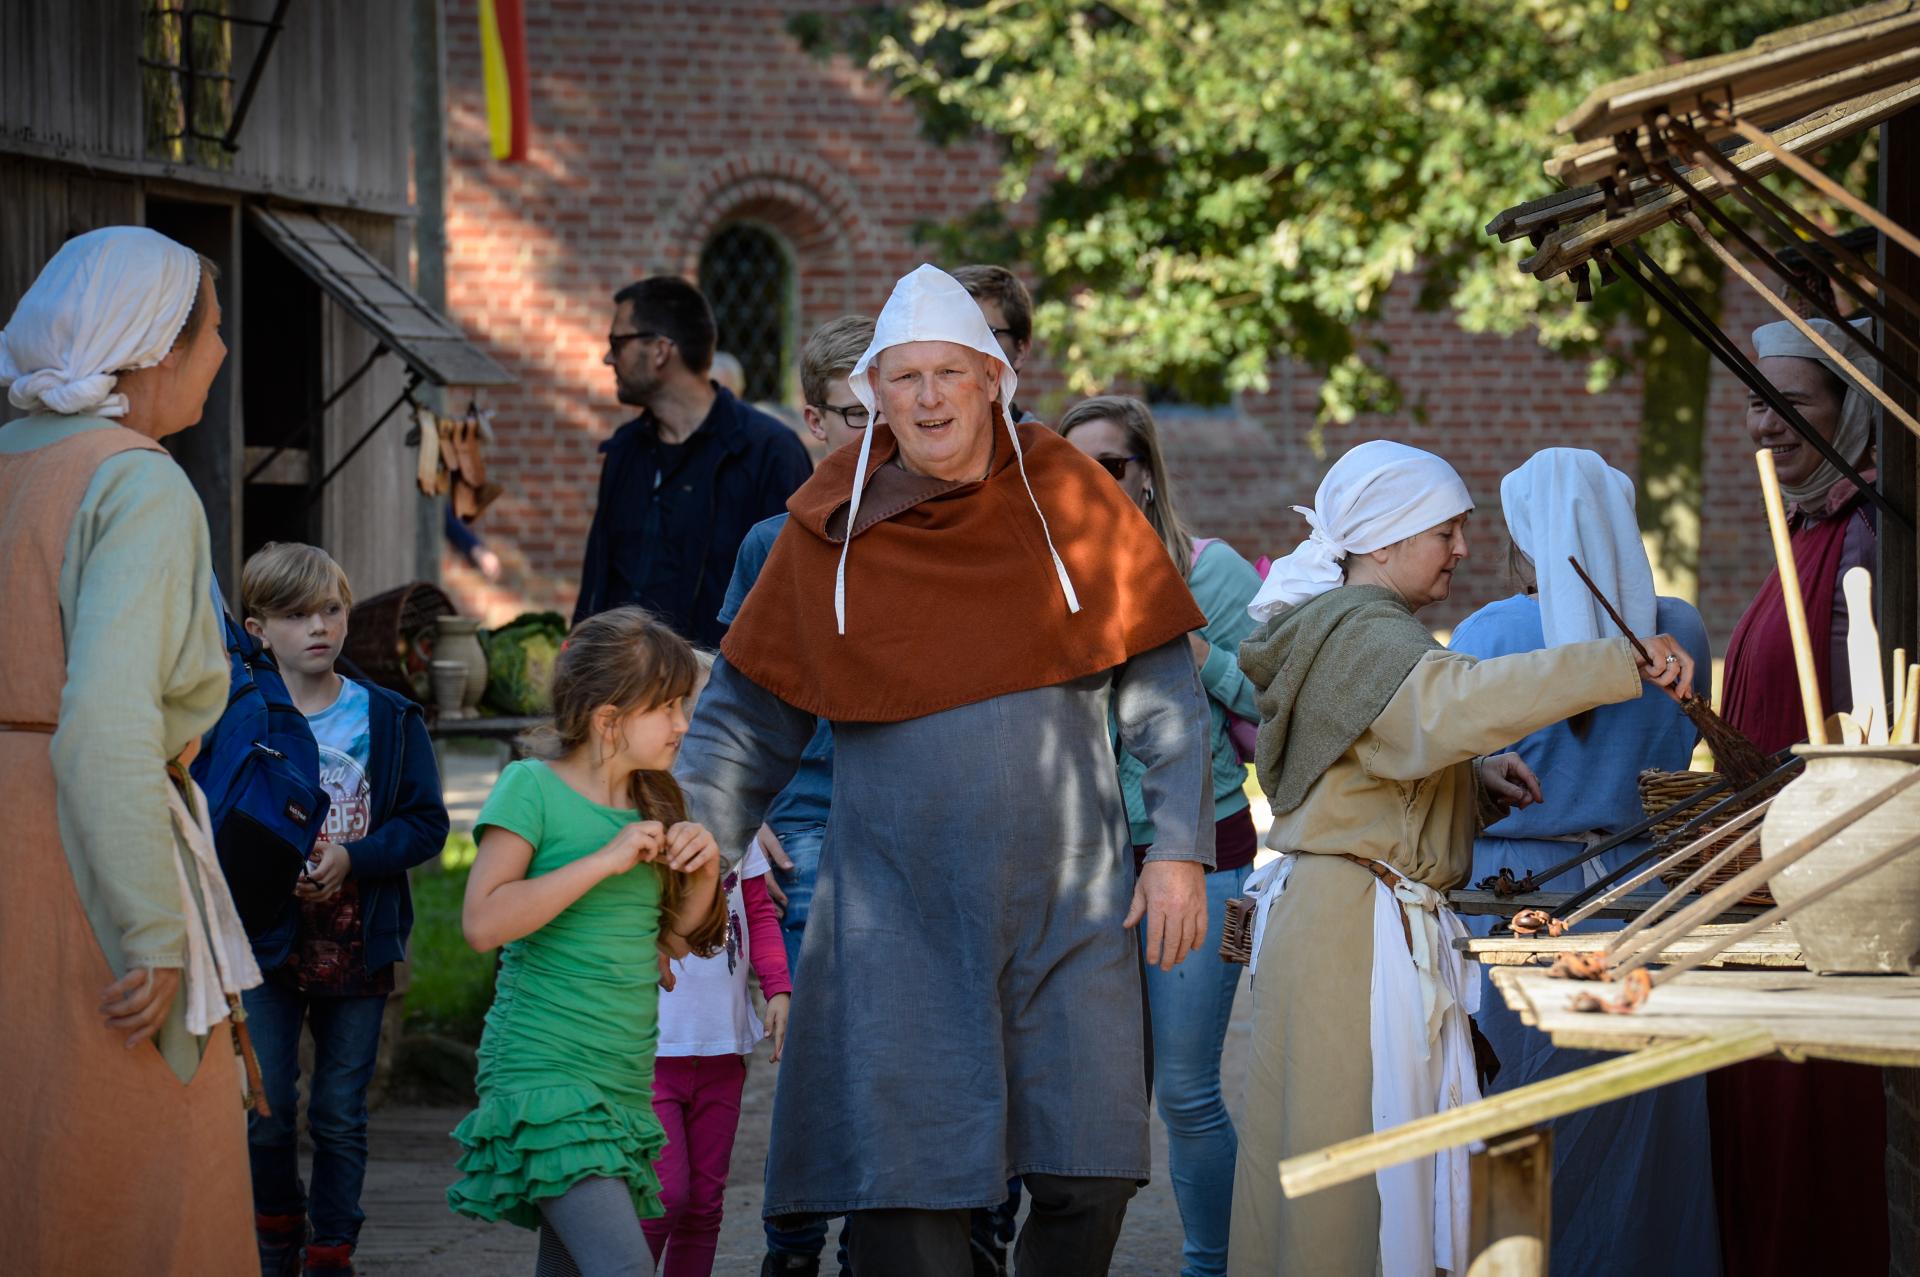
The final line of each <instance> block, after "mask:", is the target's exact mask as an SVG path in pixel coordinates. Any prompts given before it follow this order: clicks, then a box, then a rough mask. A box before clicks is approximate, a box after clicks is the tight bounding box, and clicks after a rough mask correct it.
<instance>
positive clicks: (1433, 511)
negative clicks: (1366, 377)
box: [1247, 439, 1473, 621]
mask: <svg viewBox="0 0 1920 1277" xmlns="http://www.w3.org/2000/svg"><path fill="white" fill-rule="evenodd" d="M1293 508H1294V509H1295V510H1297V511H1299V512H1300V513H1301V514H1303V515H1305V516H1306V517H1307V526H1308V527H1309V528H1311V529H1312V531H1311V533H1310V534H1309V535H1308V537H1307V539H1306V540H1305V541H1302V542H1301V543H1300V544H1299V546H1297V547H1296V548H1295V549H1294V551H1293V553H1291V554H1289V555H1287V556H1286V557H1285V558H1281V559H1275V560H1274V563H1273V567H1272V569H1271V570H1269V571H1268V573H1267V580H1266V584H1264V585H1262V586H1261V587H1260V592H1259V593H1258V594H1256V595H1254V596H1253V602H1251V603H1249V604H1248V605H1247V611H1248V612H1250V613H1251V614H1252V615H1253V617H1254V618H1255V619H1256V620H1261V621H1264V620H1267V619H1269V618H1270V617H1272V616H1273V615H1274V614H1275V613H1276V612H1279V611H1281V610H1282V609H1284V608H1289V607H1294V606H1296V605H1298V604H1301V603H1305V602H1306V601H1307V600H1308V599H1311V598H1317V597H1318V596H1320V595H1322V594H1325V593H1326V592H1327V591H1328V590H1332V589H1336V588H1338V587H1339V585H1340V584H1341V582H1342V581H1343V580H1345V574H1344V573H1343V572H1342V571H1341V568H1340V565H1341V563H1342V562H1344V561H1345V559H1346V557H1347V556H1348V555H1349V554H1366V553H1367V552H1368V551H1370V550H1378V549H1380V548H1381V547H1382V546H1388V545H1392V544H1394V543H1395V542H1397V541H1404V540H1406V539H1407V538H1408V537H1410V536H1414V535H1416V534H1418V533H1421V532H1425V531H1426V530H1427V529H1428V528H1436V527H1439V526H1440V525H1441V524H1442V523H1445V522H1446V521H1447V520H1448V519H1451V518H1453V517H1455V516H1456V515H1460V514H1465V513H1466V512H1467V511H1469V510H1471V509H1473V498H1472V497H1471V496H1469V495H1467V485H1466V484H1465V483H1463V482H1462V481H1461V479H1460V476H1459V474H1458V473H1457V472H1456V471H1455V470H1454V468H1453V467H1452V466H1450V465H1448V464H1447V463H1446V462H1445V461H1443V460H1441V459H1440V458H1439V457H1436V456H1434V455H1433V454H1432V453H1431V452H1422V451H1421V450H1420V449H1418V448H1409V447H1408V446H1407V445H1406V444H1404V443H1394V442H1393V441H1392V440H1390V439H1372V440H1369V441H1367V442H1366V443H1363V444H1359V445H1358V446H1356V447H1354V448H1351V449H1349V450H1348V451H1347V454H1346V455H1345V456H1343V457H1341V458H1340V460H1338V461H1336V462H1334V463H1333V469H1331V470H1329V471H1327V477H1326V478H1324V479H1322V480H1321V481H1320V487H1319V490H1318V491H1316V492H1315V493H1314V494H1313V506H1312V507H1311V508H1309V507H1307V506H1303V505H1297V506H1295V507H1293Z"/></svg>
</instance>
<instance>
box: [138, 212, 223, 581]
mask: <svg viewBox="0 0 1920 1277" xmlns="http://www.w3.org/2000/svg"><path fill="white" fill-rule="evenodd" d="M235 212H236V209H235V207H234V206H233V205H231V204H208V203H200V202H197V201H193V200H176V199H166V198H164V197H156V196H153V195H148V196H147V225H148V226H150V227H151V228H153V229H154V230H156V231H159V232H160V233H161V234H162V235H165V236H167V237H168V238H169V239H172V240H175V241H177V242H178V243H181V244H185V245H186V246H187V247H188V248H191V249H192V250H193V251H194V252H196V253H200V254H202V255H203V256H205V257H207V258H209V259H211V260H212V262H213V263H214V265H215V266H217V267H218V268H219V271H220V276H219V278H218V279H217V280H215V281H214V289H215V292H216V293H217V294H218V296H219V298H220V309H221V310H222V311H223V312H225V313H224V315H223V316H222V319H221V335H222V336H224V337H225V338H226V339H227V344H228V345H229V346H232V347H234V348H235V349H234V350H233V352H231V353H229V354H228V356H227V361H226V363H225V364H223V365H221V368H220V373H219V375H218V376H217V377H215V378H214V380H213V388H212V389H211V390H210V391H208V392H207V407H206V412H205V413H204V414H203V415H202V416H201V418H200V424H199V425H197V426H194V427H193V428H192V429H189V430H183V431H181V432H180V433H179V434H176V435H172V436H170V437H168V439H167V440H166V446H167V449H168V450H169V451H170V452H172V453H173V456H174V459H175V460H176V461H178V462H179V463H180V468H181V469H182V470H185V471H186V472H187V477H188V478H189V479H191V480H193V487H194V490H195V491H196V492H198V493H199V494H200V504H201V505H203V506H205V507H206V510H207V532H208V533H209V535H210V536H211V539H212V553H213V566H214V569H215V570H216V571H217V572H218V573H219V575H220V579H221V582H222V584H223V585H231V584H234V582H232V581H229V579H228V578H229V577H230V576H231V575H232V573H233V571H234V570H235V567H236V565H237V563H238V559H236V558H235V557H234V554H235V546H234V526H233V525H234V513H235V511H234V499H233V497H234V487H235V474H234V471H235V467H237V466H238V465H239V459H238V457H237V456H236V453H237V452H238V448H237V446H236V440H235V433H236V432H235V429H234V408H235V405H234V402H233V398H234V394H233V387H234V368H235V364H236V363H237V361H238V354H239V347H238V343H236V342H235V340H234V326H235V325H234V316H235V309H234V295H235V279H236V276H237V274H238V272H237V271H236V269H235V266H236V263H235V261H234V254H233V228H234V221H235Z"/></svg>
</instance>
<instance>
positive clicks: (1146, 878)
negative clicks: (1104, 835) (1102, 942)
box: [1124, 860, 1207, 971]
mask: <svg viewBox="0 0 1920 1277" xmlns="http://www.w3.org/2000/svg"><path fill="white" fill-rule="evenodd" d="M1143 917H1144V918H1145V919H1146V920H1147V944H1146V955H1147V963H1148V965H1149V966H1157V967H1159V968H1160V969H1161V970H1162V971H1171V970H1173V968H1174V966H1175V965H1176V964H1177V963H1178V962H1179V961H1180V960H1181V959H1182V958H1185V957H1186V956H1187V955H1188V954H1189V953H1192V952H1193V951H1194V950H1195V949H1198V948H1199V947H1200V946H1201V945H1203V944H1205V943H1206V940H1207V868H1206V866H1205V865H1203V864H1201V863H1200V862H1199V861H1197V860H1150V861H1148V862H1147V865H1146V867H1145V868H1144V869H1142V870H1141V871H1140V881H1139V882H1138V883H1136V884H1135V885H1134V888H1133V907H1132V908H1131V909H1129V910H1127V920H1126V923H1125V924H1124V925H1126V926H1127V927H1128V928H1132V927H1133V926H1134V925H1135V924H1136V923H1138V922H1139V921H1140V919H1141V918H1143Z"/></svg>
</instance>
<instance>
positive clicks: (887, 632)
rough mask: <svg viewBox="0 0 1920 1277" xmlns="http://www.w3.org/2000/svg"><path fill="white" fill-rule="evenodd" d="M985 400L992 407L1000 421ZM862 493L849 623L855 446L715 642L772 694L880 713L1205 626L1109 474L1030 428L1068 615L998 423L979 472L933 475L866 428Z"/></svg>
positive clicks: (881, 718)
mask: <svg viewBox="0 0 1920 1277" xmlns="http://www.w3.org/2000/svg"><path fill="white" fill-rule="evenodd" d="M998 413H999V409H998V408H997V407H996V408H995V414H996V417H997V416H998ZM872 428H873V429H874V430H876V431H878V432H879V433H878V434H877V435H876V436H875V438H874V440H873V447H872V456H871V458H870V459H869V461H868V466H867V475H866V485H867V486H866V490H865V492H864V493H863V495H862V498H861V508H860V516H859V524H858V526H857V527H855V528H854V530H853V532H854V539H853V545H852V547H851V549H850V551H849V553H848V555H847V577H846V609H847V626H846V633H845V634H840V633H838V632H837V630H836V626H835V620H834V609H833V594H834V571H835V568H836V566H837V564H838V562H839V558H840V546H841V543H842V542H843V541H844V540H845V539H846V520H847V513H846V508H847V506H848V504H849V502H850V499H851V494H852V488H853V475H854V469H855V467H856V465H857V464H858V461H857V452H858V450H857V449H855V448H852V447H847V448H842V449H840V450H839V451H838V452H835V453H834V454H833V455H832V456H830V457H828V458H827V459H826V460H825V461H824V462H822V463H821V465H820V468H819V469H817V470H815V471H814V473H813V477H812V478H811V479H809V480H808V481H807V482H806V483H805V484H803V485H802V486H801V488H800V490H799V491H798V492H796V493H794V494H793V496H792V498H791V499H790V500H789V501H788V502H787V509H788V511H789V512H790V513H791V515H792V518H790V519H789V520H788V521H787V526H786V527H785V528H783V529H782V530H781V532H780V536H779V539H778V540H776V541H775V542H774V546H773V552H772V553H771V554H770V555H769V556H768V557H767V562H766V566H765V567H764V568H763V569H762V570H761V572H760V578H759V580H758V581H757V582H756V583H755V584H754V587H753V589H752V591H751V592H750V593H749V594H748V595H747V599H746V602H745V603H744V604H743V605H742V606H741V609H740V614H739V616H738V617H737V618H736V619H735V620H734V622H733V626H732V628H731V629H730V630H728V632H727V637H726V640H725V641H724V642H723V643H722V644H721V647H720V650H721V653H722V654H723V655H725V656H726V658H727V660H728V662H729V663H731V664H732V665H733V666H734V667H735V668H736V669H738V670H739V671H740V672H741V673H743V674H745V675H746V676H747V677H748V678H750V679H752V680H753V681H754V682H755V683H758V684H759V685H760V686H761V687H764V688H765V689H767V690H768V691H769V692H772V693H773V694H774V695H775V696H778V697H779V698H780V699H781V700H783V701H786V702H787V703H788V704H790V705H793V706H795V707H797V708H799V709H803V710H806V711H808V712H809V713H812V714H815V715H818V716H819V717H821V718H825V719H828V720H832V721H840V722H871V723H893V722H900V721H903V720H905V719H909V718H919V717H921V716H922V715H926V714H932V713H935V712H937V711H939V710H943V709H951V708H953V707H954V706H956V705H968V704H972V703H973V702H975V701H983V700H986V699H988V698H990V697H994V696H999V695H1001V694H1003V693H1006V692H1020V691H1027V690H1029V689H1031V688H1036V687H1049V686H1052V685H1053V684H1055V683H1064V682H1067V681H1068V680H1070V679H1075V678H1081V677H1083V676H1085V675H1088V674H1094V673H1098V672H1099V671H1101V670H1107V669H1112V668H1114V667H1115V666H1118V665H1122V664H1124V663H1125V662H1126V661H1127V660H1128V659H1129V658H1130V657H1133V656H1137V655H1139V654H1140V653H1142V652H1149V651H1152V650H1153V649H1154V648H1156V647H1159V646H1160V645H1161V644H1163V643H1166V642H1168V641H1169V640H1172V639H1175V638H1178V637H1179V636H1181V635H1183V634H1186V633H1188V632H1189V631H1192V630H1197V629H1199V628H1200V627H1201V626H1202V625H1204V624H1205V623H1206V618H1205V617H1204V616H1202V615H1201V613H1200V609H1199V608H1198V607H1197V606H1196V605H1195V603H1194V601H1193V595H1192V594H1191V593H1190V592H1189V591H1188V589H1187V584H1186V581H1185V579H1184V578H1183V577H1182V576H1181V574H1180V573H1179V571H1177V570H1176V569H1175V566H1174V563H1173V560H1172V558H1171V557H1170V556H1169V555H1168V554H1167V550H1166V547H1165V546H1164V545H1163V544H1161V541H1160V538H1159V537H1158V536H1156V535H1155V534H1154V531H1153V528H1152V527H1151V526H1150V525H1149V524H1148V523H1147V521H1146V519H1145V518H1143V517H1142V516H1141V514H1140V512H1139V511H1138V510H1137V509H1135V508H1134V506H1133V503H1132V502H1130V501H1128V500H1127V499H1126V496H1125V494H1123V493H1122V492H1121V491H1120V487H1119V485H1118V484H1116V483H1115V482H1114V481H1113V480H1112V478H1110V477H1109V476H1108V475H1107V473H1106V471H1104V470H1102V469H1101V468H1100V467H1099V466H1098V465H1096V464H1095V463H1094V462H1093V461H1092V460H1091V459H1090V458H1088V457H1086V456H1085V455H1083V454H1082V453H1081V452H1080V450H1079V449H1077V448H1075V447H1074V446H1073V445H1072V444H1070V443H1068V442H1067V441H1066V440H1064V439H1062V438H1060V437H1059V436H1058V435H1056V434H1054V433H1053V432H1052V431H1051V430H1048V429H1047V428H1046V427H1044V426H1038V425H1025V426H1019V427H1016V429H1017V430H1018V431H1019V433H1020V445H1021V448H1022V450H1023V452H1024V453H1025V458H1026V476H1027V482H1028V483H1031V485H1032V487H1033V497H1034V499H1035V500H1037V501H1038V503H1039V507H1040V509H1043V510H1045V511H1046V513H1047V521H1048V523H1049V524H1050V525H1051V527H1052V531H1053V542H1054V547H1055V549H1057V550H1058V551H1059V554H1060V558H1061V560H1062V561H1063V562H1064V563H1065V565H1066V569H1067V572H1068V573H1069V575H1070V576H1071V577H1072V580H1073V585H1074V589H1075V591H1076V592H1077V594H1078V596H1079V599H1080V605H1081V607H1080V611H1078V612H1070V611H1068V607H1067V602H1066V598H1065V596H1064V595H1063V593H1062V590H1061V585H1060V581H1059V579H1058V577H1057V576H1056V574H1055V571H1054V566H1053V561H1052V558H1051V556H1050V555H1049V554H1048V553H1047V542H1046V539H1045V537H1044V536H1043V534H1042V532H1041V526H1040V518H1039V515H1038V514H1037V513H1036V512H1035V508H1034V503H1033V501H1030V500H1029V499H1028V496H1027V491H1026V488H1025V487H1024V486H1023V485H1022V482H1021V472H1020V467H1019V466H1017V465H1015V464H1014V455H1013V451H1012V449H1010V448H1006V447H1001V446H999V444H1000V433H1001V432H1002V431H1003V430H1004V429H1005V426H1004V425H1003V424H1002V423H1001V422H999V421H998V420H996V422H995V425H994V431H995V434H994V438H995V443H996V447H995V450H994V460H993V465H992V467H991V469H990V470H989V471H988V474H987V477H986V478H985V479H983V480H979V481H974V482H947V481H942V480H933V479H927V478H922V477H917V476H913V475H909V474H907V473H906V472H905V471H903V470H901V469H900V468H899V467H897V466H894V465H892V464H890V463H891V462H892V459H893V457H894V454H895V453H896V452H897V450H898V447H899V445H898V444H897V443H896V442H895V441H894V438H893V434H892V432H891V431H889V430H888V429H887V427H886V426H884V425H881V424H875V425H874V426H873V427H872Z"/></svg>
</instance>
